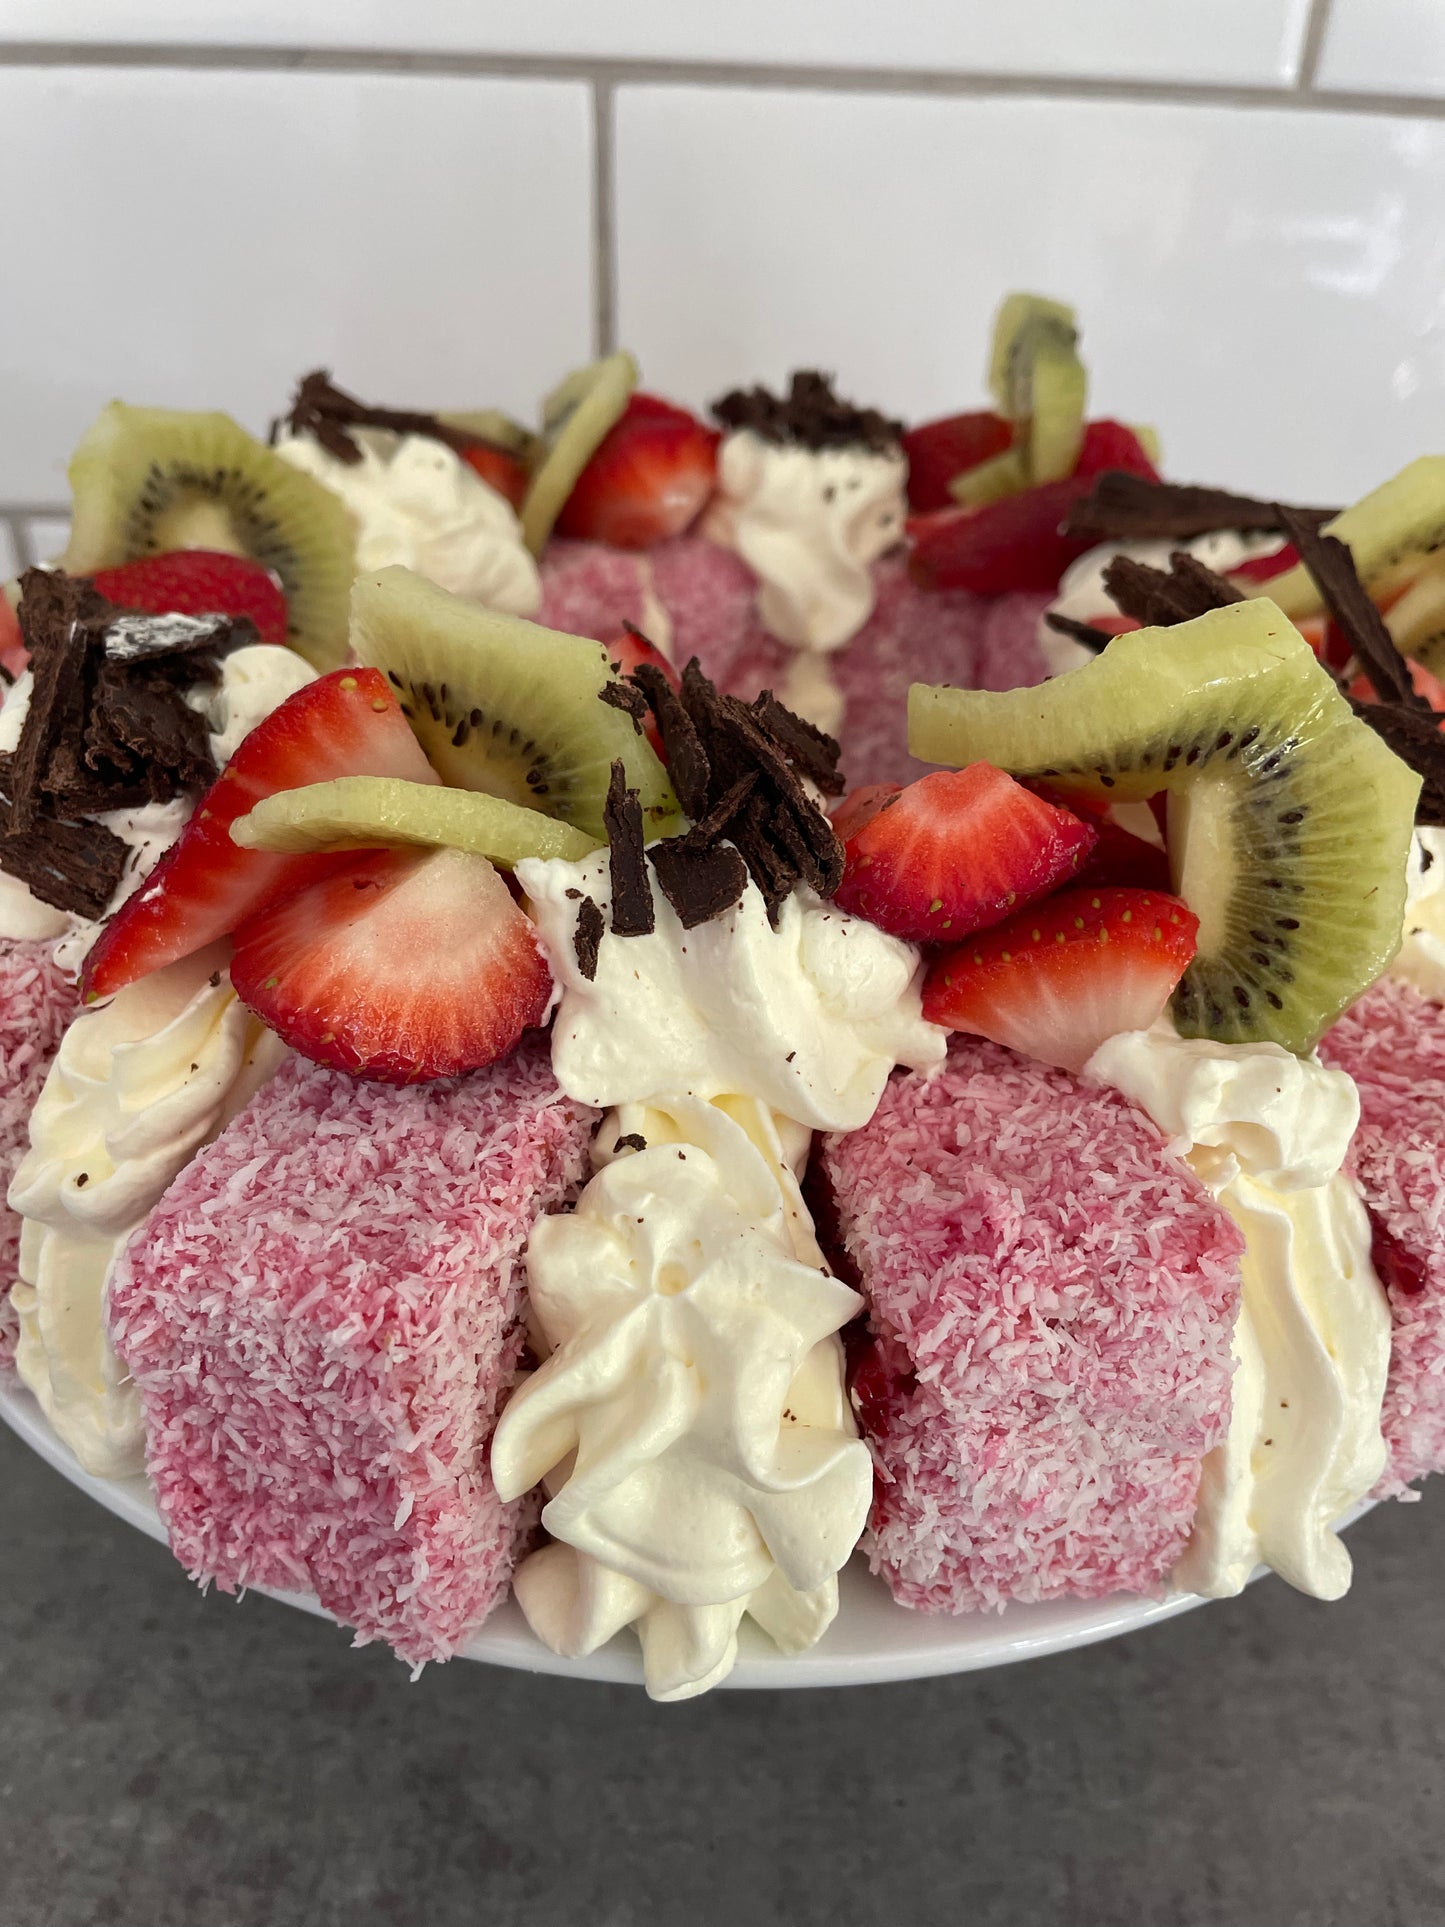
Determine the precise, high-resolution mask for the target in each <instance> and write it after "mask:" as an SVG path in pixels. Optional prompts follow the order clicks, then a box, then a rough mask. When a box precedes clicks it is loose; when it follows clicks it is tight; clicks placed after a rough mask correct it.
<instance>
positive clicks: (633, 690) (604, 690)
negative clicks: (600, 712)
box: [597, 682, 647, 736]
mask: <svg viewBox="0 0 1445 1927" xmlns="http://www.w3.org/2000/svg"><path fill="white" fill-rule="evenodd" d="M597 694H598V697H599V699H600V700H601V701H602V702H604V703H606V704H607V705H608V706H609V708H612V709H620V710H621V711H622V712H623V714H624V715H627V716H630V717H631V718H632V727H633V728H634V729H635V730H636V731H637V733H638V735H639V736H640V735H641V734H642V722H643V718H644V717H645V716H646V715H647V698H646V696H644V695H643V693H642V691H641V690H640V689H639V688H638V687H637V685H636V683H631V682H605V683H603V685H602V687H601V688H600V689H599V690H598V692H597Z"/></svg>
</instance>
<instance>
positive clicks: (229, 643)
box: [104, 610, 260, 678]
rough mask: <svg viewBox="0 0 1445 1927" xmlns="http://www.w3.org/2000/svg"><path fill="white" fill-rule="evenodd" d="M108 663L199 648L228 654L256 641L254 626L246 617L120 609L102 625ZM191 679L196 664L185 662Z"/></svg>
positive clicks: (181, 653) (186, 654) (144, 659)
mask: <svg viewBox="0 0 1445 1927" xmlns="http://www.w3.org/2000/svg"><path fill="white" fill-rule="evenodd" d="M104 641H105V658H106V661H107V662H120V663H127V662H153V661H155V660H156V659H157V658H158V657H166V658H173V657H175V658H183V657H194V656H196V655H197V654H198V652H199V651H201V650H209V651H211V653H212V655H213V656H217V657H219V656H223V655H229V654H230V652H231V650H233V649H239V648H241V647H242V646H243V645H244V644H246V643H252V642H259V641H260V636H259V634H258V632H257V629H256V625H255V623H254V622H252V621H251V620H250V618H249V617H248V616H182V615H163V616H153V615H144V614H141V613H139V612H131V611H126V610H122V611H121V613H120V614H119V615H116V614H112V615H111V617H110V620H109V621H108V622H107V623H106V626H105V638H104ZM187 667H188V672H189V674H190V675H191V676H192V677H193V678H194V675H195V665H194V663H190V664H188V665H187Z"/></svg>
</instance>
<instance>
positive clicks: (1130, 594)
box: [1104, 549, 1244, 629]
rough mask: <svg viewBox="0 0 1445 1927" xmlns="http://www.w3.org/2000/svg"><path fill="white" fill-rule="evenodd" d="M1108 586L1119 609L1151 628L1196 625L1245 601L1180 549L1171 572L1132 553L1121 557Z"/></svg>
mask: <svg viewBox="0 0 1445 1927" xmlns="http://www.w3.org/2000/svg"><path fill="white" fill-rule="evenodd" d="M1104 587H1105V589H1106V590H1107V591H1108V593H1109V595H1110V597H1111V598H1112V600H1113V601H1114V603H1115V604H1116V606H1117V607H1118V608H1119V609H1120V610H1121V611H1122V613H1123V614H1124V615H1126V616H1132V617H1133V618H1134V620H1135V621H1136V622H1141V623H1143V625H1144V626H1145V628H1149V629H1152V628H1168V627H1169V626H1171V625H1172V624H1173V623H1176V622H1192V621H1193V620H1194V618H1195V617H1196V616H1203V615H1208V614H1209V612H1210V610H1211V609H1225V608H1228V606H1229V604H1230V603H1231V602H1243V600H1244V597H1243V595H1242V594H1241V593H1240V591H1239V590H1238V589H1236V588H1235V586H1234V584H1233V583H1232V582H1226V581H1225V579H1224V577H1223V576H1222V575H1216V574H1215V573H1214V571H1213V569H1209V568H1206V567H1205V565H1204V564H1203V563H1202V562H1201V561H1200V560H1199V558H1198V556H1195V555H1190V554H1189V552H1188V550H1187V549H1176V550H1175V551H1174V553H1173V554H1172V555H1171V556H1170V558H1169V567H1168V568H1167V569H1156V568H1152V567H1151V566H1150V564H1149V563H1147V562H1137V561H1135V559H1134V557H1133V556H1130V555H1116V556H1115V557H1114V559H1113V560H1112V561H1111V562H1110V563H1109V565H1108V567H1107V568H1106V569H1105V570H1104Z"/></svg>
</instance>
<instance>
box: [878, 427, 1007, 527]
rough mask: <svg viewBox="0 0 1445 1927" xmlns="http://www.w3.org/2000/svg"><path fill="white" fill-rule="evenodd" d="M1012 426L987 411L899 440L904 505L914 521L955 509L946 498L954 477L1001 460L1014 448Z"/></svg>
mask: <svg viewBox="0 0 1445 1927" xmlns="http://www.w3.org/2000/svg"><path fill="white" fill-rule="evenodd" d="M1013 438H1014V429H1013V423H1012V422H1009V421H1005V420H1004V418H1003V416H1002V415H995V414H994V413H993V412H992V411H991V410H989V409H987V408H980V409H975V410H974V412H973V413H972V414H968V415H945V416H944V417H943V419H942V420H941V421H936V422H921V423H920V424H919V426H918V427H917V428H910V429H909V430H908V432H907V434H906V435H905V436H904V437H903V453H904V454H905V455H906V456H907V457H908V505H909V507H910V508H911V509H912V510H913V511H914V513H915V514H917V515H923V514H926V513H927V512H928V510H930V509H947V508H953V507H955V506H956V504H955V502H954V499H953V497H952V496H951V495H950V494H949V492H948V485H949V483H950V482H951V481H952V480H953V478H954V476H955V475H962V474H963V472H964V471H965V469H970V468H977V467H978V465H979V463H980V462H987V461H991V460H992V459H993V457H994V456H995V455H1002V454H1003V452H1004V450H1005V449H1006V448H1009V447H1011V446H1012V444H1013Z"/></svg>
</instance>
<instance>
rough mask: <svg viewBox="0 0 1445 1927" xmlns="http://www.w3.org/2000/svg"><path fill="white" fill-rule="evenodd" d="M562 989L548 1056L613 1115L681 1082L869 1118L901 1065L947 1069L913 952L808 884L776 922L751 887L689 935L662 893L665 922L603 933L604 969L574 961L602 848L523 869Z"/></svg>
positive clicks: (600, 900)
mask: <svg viewBox="0 0 1445 1927" xmlns="http://www.w3.org/2000/svg"><path fill="white" fill-rule="evenodd" d="M516 874H517V879H518V881H519V882H520V884H521V886H522V888H523V890H525V892H526V893H527V896H528V898H529V899H530V904H531V910H532V915H533V916H534V917H535V918H536V921H537V926H538V929H539V930H540V932H541V935H542V939H543V941H544V943H545V944H546V946H547V951H548V954H549V956H550V958H551V961H552V969H553V972H554V974H555V976H556V980H557V983H558V985H559V986H560V989H561V1008H560V1009H559V1010H558V1012H557V1019H556V1022H555V1024H554V1026H553V1029H552V1064H553V1068H554V1069H555V1071H556V1073H557V1081H558V1082H559V1083H560V1084H561V1086H562V1088H563V1090H565V1091H566V1092H567V1093H568V1095H569V1096H571V1097H575V1098H577V1099H579V1100H580V1101H581V1102H582V1103H584V1104H593V1105H596V1106H597V1107H598V1108H599V1109H606V1108H607V1107H608V1106H609V1105H613V1104H626V1103H631V1102H635V1101H639V1100H645V1099H647V1098H649V1097H652V1096H655V1095H656V1094H657V1093H659V1092H669V1091H678V1090H685V1091H691V1092H693V1093H695V1094H696V1095H697V1096H700V1097H718V1096H724V1095H727V1094H731V1093H738V1092H741V1093H744V1094H746V1095H748V1096H752V1097H757V1098H759V1099H761V1100H762V1102H764V1103H765V1104H767V1105H768V1106H769V1108H770V1109H772V1110H774V1111H777V1112H780V1113H781V1114H782V1115H783V1116H784V1117H788V1118H792V1119H795V1120H796V1121H797V1122H798V1123H799V1124H802V1125H806V1126H807V1128H808V1129H809V1130H814V1131H856V1130H858V1129H859V1128H860V1127H861V1126H862V1125H864V1124H866V1123H867V1122H868V1119H869V1118H870V1117H871V1116H872V1115H873V1112H874V1110H875V1109H876V1108H877V1104H878V1100H879V1098H880V1097H881V1096H882V1095H883V1086H884V1084H885V1083H886V1082H887V1080H888V1074H889V1072H890V1071H891V1070H892V1069H893V1066H894V1065H895V1064H907V1065H909V1066H911V1067H912V1068H913V1069H914V1070H926V1069H928V1068H929V1067H930V1066H932V1065H934V1064H938V1063H941V1062H942V1060H943V1056H944V1052H945V1049H946V1039H945V1035H944V1033H943V1032H942V1031H941V1030H939V1029H938V1028H937V1026H936V1025H933V1024H928V1023H925V1022H924V1021H923V1016H922V1003H921V994H920V986H919V976H920V972H919V966H918V953H917V951H915V950H914V949H913V947H912V946H911V945H909V944H906V943H902V942H900V941H899V939H898V938H896V937H890V936H888V935H886V934H885V933H884V932H883V931H882V930H879V929H878V928H877V927H876V926H875V925H874V924H871V923H865V922H864V921H863V919H862V918H860V917H850V916H848V915H847V914H846V913H845V912H844V911H841V910H837V909H835V908H834V907H833V906H832V905H831V904H827V903H824V902H822V901H821V900H820V899H819V898H818V897H816V896H814V895H812V894H811V892H809V891H806V890H795V891H794V892H793V893H792V895H791V896H790V897H788V898H787V900H786V901H785V902H784V904H783V906H782V909H781V911H780V913H779V917H778V927H777V929H776V930H775V929H774V928H773V927H772V925H771V924H770V923H769V922H768V913H767V908H766V906H765V904H764V902H763V899H762V895H761V893H760V892H759V891H758V889H757V887H756V885H754V884H752V883H749V884H748V886H747V889H746V890H745V891H744V893H743V897H742V900H741V902H740V903H738V904H737V906H736V907H735V908H734V909H732V910H730V911H728V912H727V913H726V914H725V915H723V916H720V917H715V918H713V920H712V921H711V922H710V923H703V924H699V925H698V927H697V928H696V929H694V930H685V929H684V928H683V926H682V924H681V922H680V921H679V920H678V917H677V914H676V912H675V911H674V910H673V908H672V906H671V905H670V904H669V903H668V901H667V899H666V898H665V897H664V896H663V894H662V892H661V890H659V889H657V888H656V887H655V886H654V892H653V895H654V901H655V904H656V912H657V927H656V929H655V930H654V931H653V932H652V934H651V935H650V936H646V937H615V936H613V935H611V934H610V933H609V934H608V935H606V936H604V937H603V939H602V942H601V945H600V947H599V950H598V956H597V968H596V974H595V976H593V977H592V978H590V979H589V978H587V977H584V976H583V975H582V972H581V970H580V968H579V967H578V963H577V952H576V928H577V912H578V909H579V906H580V904H581V900H582V898H583V897H591V898H592V900H593V901H594V902H595V903H597V904H598V905H599V906H601V907H602V909H603V910H604V912H605V911H606V909H607V907H608V905H609V904H610V902H611V890H610V886H609V882H608V858H607V852H606V851H605V850H603V851H599V852H598V853H597V854H596V855H595V856H591V857H588V858H586V859H585V860H584V861H583V862H581V863H562V862H546V863H544V862H540V861H538V860H536V859H527V860H525V861H523V862H521V863H519V864H518V865H517V871H516Z"/></svg>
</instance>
